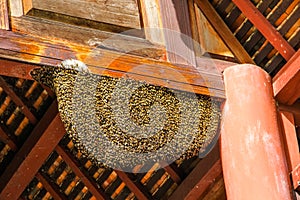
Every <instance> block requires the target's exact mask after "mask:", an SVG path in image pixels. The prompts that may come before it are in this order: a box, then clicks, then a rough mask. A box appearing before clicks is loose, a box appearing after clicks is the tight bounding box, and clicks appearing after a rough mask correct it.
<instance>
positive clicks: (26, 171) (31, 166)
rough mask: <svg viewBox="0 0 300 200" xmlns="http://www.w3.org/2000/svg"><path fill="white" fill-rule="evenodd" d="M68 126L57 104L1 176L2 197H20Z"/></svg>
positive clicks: (0, 197) (54, 104)
mask: <svg viewBox="0 0 300 200" xmlns="http://www.w3.org/2000/svg"><path fill="white" fill-rule="evenodd" d="M62 130H64V126H63V124H62V122H61V119H60V117H59V115H58V114H57V104H56V103H53V104H52V105H51V106H50V108H49V109H48V111H47V112H46V113H45V116H44V117H43V118H42V120H41V121H40V122H39V123H38V124H37V126H36V127H35V128H34V130H33V132H32V133H31V135H30V136H29V138H28V139H27V140H26V143H25V144H24V145H23V146H22V147H21V148H20V150H19V151H18V153H17V154H16V155H15V157H14V159H13V161H12V162H11V163H10V164H9V166H8V167H7V169H6V171H5V172H4V173H3V175H2V176H1V177H0V179H1V183H0V190H1V189H2V191H1V193H0V199H18V198H19V196H20V195H21V194H22V192H23V191H24V189H25V188H26V186H27V185H28V184H29V183H30V181H31V180H32V179H33V177H34V176H35V174H36V173H37V172H38V170H39V169H40V167H41V166H42V164H43V163H44V162H45V160H46V159H47V157H48V156H49V154H50V153H51V152H52V151H53V150H54V148H55V146H56V145H57V144H58V142H59V141H60V140H61V138H62V137H63V136H64V133H65V132H64V131H62Z"/></svg>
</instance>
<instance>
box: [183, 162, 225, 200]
mask: <svg viewBox="0 0 300 200" xmlns="http://www.w3.org/2000/svg"><path fill="white" fill-rule="evenodd" d="M221 175H222V166H221V160H218V161H217V162H216V163H215V164H214V165H213V166H212V167H211V168H210V169H209V171H208V172H207V173H206V175H205V176H204V177H203V178H202V179H201V180H200V181H199V182H198V183H197V184H196V185H195V186H194V188H193V189H192V190H190V191H189V193H188V194H187V195H186V197H185V198H184V199H185V200H194V199H199V198H200V197H201V195H202V194H204V192H205V191H206V190H207V189H208V188H209V186H211V185H212V184H213V183H214V182H215V181H216V179H217V178H218V177H219V176H221Z"/></svg>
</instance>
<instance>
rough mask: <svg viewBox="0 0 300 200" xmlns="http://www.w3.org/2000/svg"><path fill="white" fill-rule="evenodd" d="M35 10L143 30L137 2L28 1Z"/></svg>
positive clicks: (98, 0) (102, 0)
mask: <svg viewBox="0 0 300 200" xmlns="http://www.w3.org/2000/svg"><path fill="white" fill-rule="evenodd" d="M26 1H30V2H31V3H32V8H33V9H39V10H46V11H50V12H54V13H61V14H66V15H70V16H75V17H80V18H84V19H90V20H94V21H98V22H105V23H109V24H115V25H119V26H126V27H130V28H137V29H139V28H141V24H140V17H139V11H138V5H137V3H136V1H135V0H97V1H95V0H88V1H85V0H57V1H50V0H26Z"/></svg>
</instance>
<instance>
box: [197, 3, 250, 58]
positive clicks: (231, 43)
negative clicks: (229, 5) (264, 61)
mask: <svg viewBox="0 0 300 200" xmlns="http://www.w3.org/2000/svg"><path fill="white" fill-rule="evenodd" d="M195 3H196V4H197V5H198V6H199V8H200V9H201V11H202V13H203V14H204V15H205V17H206V19H207V20H208V21H209V22H210V24H211V25H212V26H213V28H214V29H215V30H216V32H217V33H218V34H219V36H220V37H221V38H222V40H223V41H224V42H225V43H226V45H227V46H228V48H229V49H230V50H231V52H232V54H233V55H234V56H235V57H236V59H237V60H238V61H239V62H240V63H251V64H255V63H254V61H253V60H252V58H251V57H250V56H249V54H248V53H247V52H246V50H245V49H244V48H243V46H242V45H241V44H240V42H239V41H238V40H237V39H236V38H235V36H234V35H233V33H232V32H231V30H230V29H229V28H228V26H227V25H226V24H225V22H224V21H223V19H222V18H221V17H220V16H219V14H218V13H217V11H216V10H215V9H214V8H213V6H212V5H211V4H210V3H209V1H208V0H195Z"/></svg>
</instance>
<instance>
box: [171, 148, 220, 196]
mask: <svg viewBox="0 0 300 200" xmlns="http://www.w3.org/2000/svg"><path fill="white" fill-rule="evenodd" d="M219 158H220V155H219V146H218V145H216V146H215V147H214V149H213V150H212V151H211V152H210V153H209V154H208V155H207V156H206V157H205V158H203V159H202V160H201V161H200V162H199V163H198V164H197V166H196V167H195V168H194V169H193V170H192V172H191V173H190V174H189V175H188V176H187V177H186V178H185V179H184V180H183V181H182V183H181V184H180V185H179V186H178V188H177V189H176V190H175V191H174V193H173V194H172V195H171V196H170V198H169V199H170V200H173V199H174V200H175V199H184V198H185V197H186V196H187V195H188V194H189V191H191V190H192V189H193V188H194V187H195V186H196V185H197V184H198V183H199V181H201V179H202V178H203V177H205V176H206V175H207V174H208V172H209V170H210V169H211V168H212V167H213V166H214V165H215V164H216V163H219V165H221V163H220V162H219ZM199 195H201V194H199Z"/></svg>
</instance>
